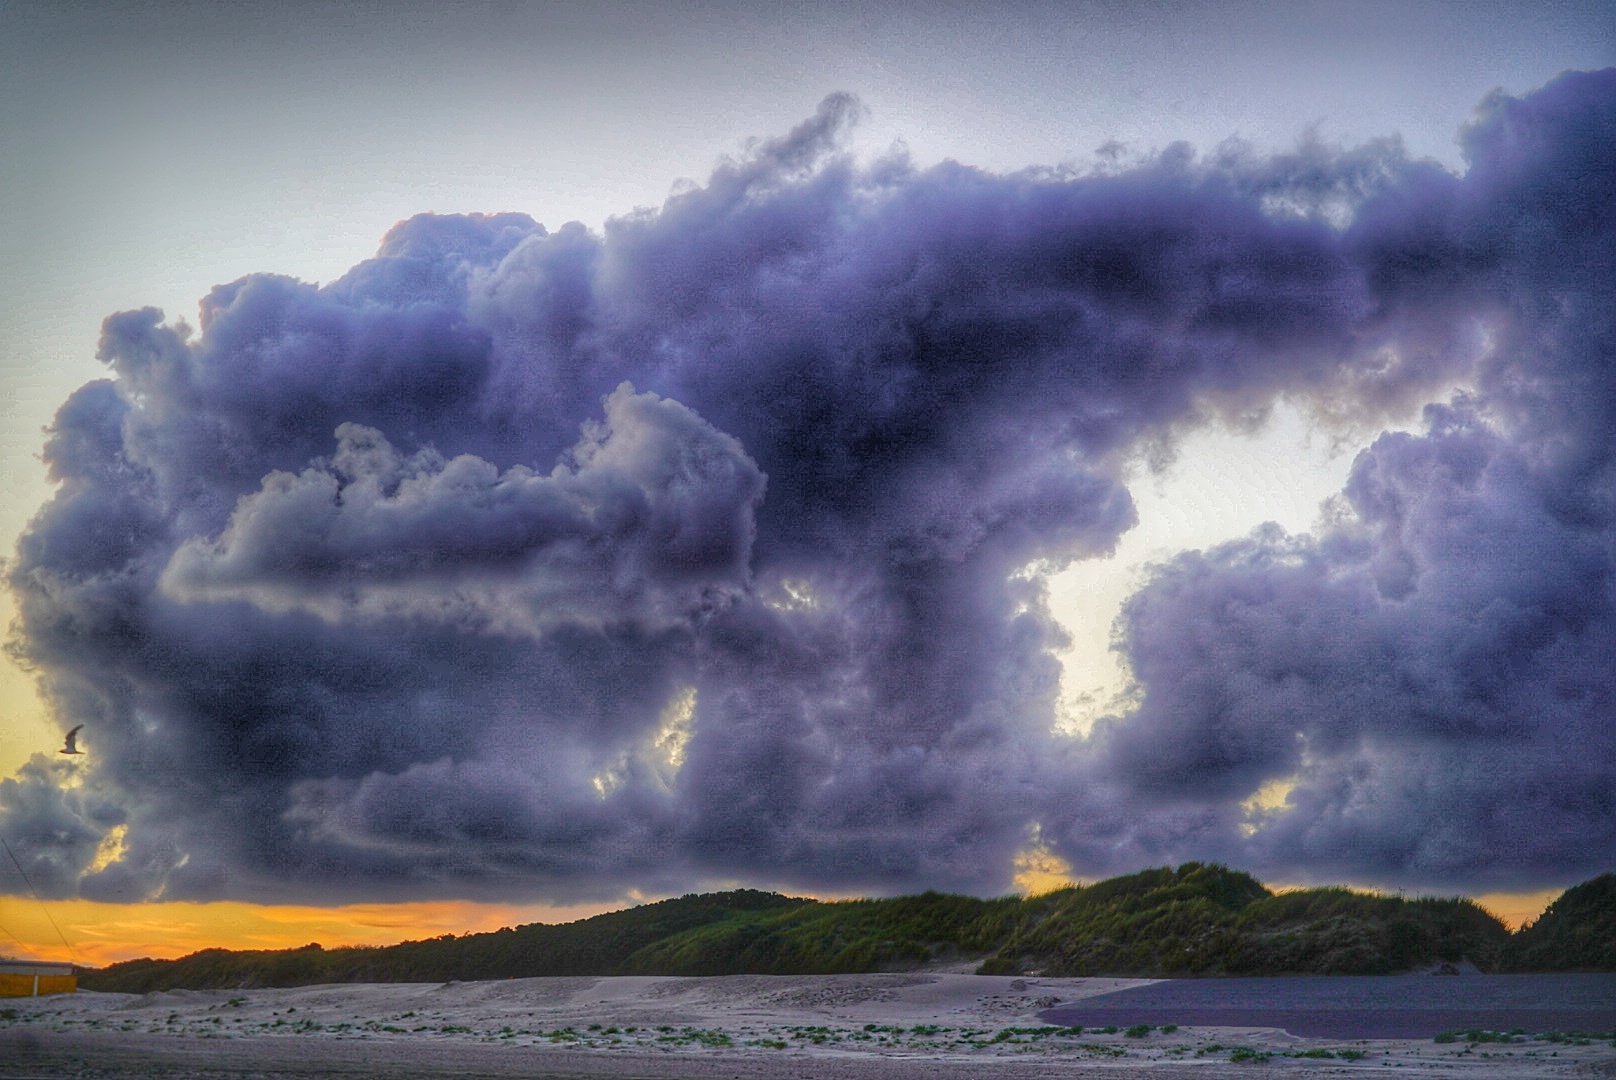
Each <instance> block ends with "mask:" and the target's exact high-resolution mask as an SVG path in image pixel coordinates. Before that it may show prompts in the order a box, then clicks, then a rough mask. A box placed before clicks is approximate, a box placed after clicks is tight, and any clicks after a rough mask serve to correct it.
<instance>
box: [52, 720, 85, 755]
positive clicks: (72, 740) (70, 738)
mask: <svg viewBox="0 0 1616 1080" xmlns="http://www.w3.org/2000/svg"><path fill="white" fill-rule="evenodd" d="M83 727H84V725H83V724H80V725H79V726H78V727H76V728H74V729H73V730H72V731H69V732H68V733H67V745H66V746H64V747H62V748H61V749H60V750H58V751H56V752H57V753H58V754H82V753H84V751H83V750H80V749H79V730H80V729H81V728H83Z"/></svg>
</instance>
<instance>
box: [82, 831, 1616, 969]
mask: <svg viewBox="0 0 1616 1080" xmlns="http://www.w3.org/2000/svg"><path fill="white" fill-rule="evenodd" d="M1613 942H1616V875H1605V876H1604V877H1602V878H1596V879H1594V880H1593V881H1590V882H1588V883H1586V884H1584V885H1580V886H1577V887H1576V888H1575V889H1571V890H1569V891H1567V892H1566V893H1565V895H1564V896H1562V897H1561V898H1560V900H1558V901H1556V902H1555V904H1554V905H1552V906H1551V907H1550V908H1549V910H1548V911H1547V912H1545V913H1544V916H1543V918H1542V919H1540V920H1538V922H1537V923H1535V924H1533V925H1532V926H1531V927H1528V928H1527V929H1525V930H1523V931H1521V932H1520V933H1518V934H1516V935H1513V936H1512V935H1511V934H1510V932H1509V930H1508V929H1507V928H1506V927H1505V926H1504V925H1503V923H1501V922H1499V921H1498V919H1496V918H1495V917H1494V916H1492V915H1490V914H1488V913H1487V912H1486V911H1485V910H1483V909H1482V908H1481V907H1479V906H1478V905H1476V904H1475V903H1474V902H1472V901H1469V900H1464V899H1458V898H1454V899H1431V898H1420V899H1404V898H1402V897H1389V896H1380V895H1375V894H1369V893H1361V892H1353V891H1351V890H1348V889H1341V888H1317V889H1301V890H1295V891H1288V892H1284V893H1277V894H1276V893H1274V892H1272V891H1270V890H1269V889H1268V888H1267V887H1265V886H1264V885H1263V884H1262V883H1261V882H1259V881H1257V880H1256V879H1255V878H1253V877H1251V876H1250V875H1249V874H1245V873H1241V872H1240V871H1236V870H1231V869H1229V868H1227V867H1224V866H1217V865H1206V864H1201V863H1186V864H1184V865H1183V866H1180V867H1178V868H1177V869H1172V868H1166V867H1163V868H1161V869H1155V870H1146V871H1144V872H1142V873H1138V874H1130V875H1127V876H1125V877H1118V878H1112V879H1110V880H1107V881H1101V882H1098V883H1096V884H1093V885H1088V886H1074V887H1071V888H1066V889H1061V890H1058V891H1056V892H1052V893H1046V894H1044V895H1041V896H1035V897H1027V898H1021V897H1013V896H1012V897H1001V898H999V899H994V900H981V899H977V898H974V897H968V896H950V895H943V894H939V893H924V894H922V895H919V896H900V897H895V898H891V899H879V900H846V901H833V902H822V901H816V900H805V899H800V898H794V897H787V896H780V895H778V894H775V893H765V892H757V891H754V890H748V889H743V890H737V891H733V892H725V893H712V894H706V895H700V896H696V895H691V896H684V897H680V898H677V899H673V900H663V901H661V902H658V903H654V904H645V905H642V906H640V907H635V908H629V909H627V910H624V911H614V912H609V913H607V914H604V915H597V916H595V917H593V918H589V919H582V920H579V921H577V922H572V923H564V924H560V925H554V926H551V925H545V924H533V925H530V926H522V927H517V928H515V929H504V930H500V931H497V932H495V933H489V934H467V935H464V936H461V937H454V936H452V935H450V936H444V937H439V938H433V939H430V940H426V941H407V942H404V943H402V944H399V945H393V946H388V947H386V948H342V949H322V948H320V947H319V946H317V945H310V946H305V947H304V948H301V949H289V950H279V951H255V952H236V951H230V950H225V949H207V950H204V951H202V952H199V953H193V954H192V955H190V956H185V957H181V958H180V959H177V960H131V961H127V962H125V963H120V964H113V965H111V966H109V967H107V968H103V969H101V970H99V971H91V972H85V973H84V974H83V975H82V976H81V979H80V985H81V986H83V987H84V988H85V989H89V990H107V991H124V992H132V993H143V992H146V991H150V990H161V989H172V988H180V987H185V988H191V989H234V988H240V987H255V986H299V985H306V984H310V983H322V982H443V981H448V980H451V979H457V980H472V979H504V978H510V977H529V976H539V975H635V974H644V975H725V974H777V975H792V974H797V975H807V974H836V973H859V972H871V971H901V970H909V969H914V968H919V967H924V966H926V965H927V964H931V963H936V962H940V961H959V960H970V961H972V962H975V963H978V964H980V970H981V971H982V972H984V973H987V974H1020V973H1032V972H1038V973H1041V974H1045V975H1132V976H1209V975H1284V974H1297V975H1302V974H1308V975H1335V974H1341V975H1358V974H1392V973H1396V972H1402V971H1411V970H1416V969H1419V968H1422V967H1428V966H1431V965H1435V964H1439V963H1443V962H1450V963H1458V962H1461V961H1468V962H1470V963H1473V964H1475V965H1476V966H1477V967H1479V968H1481V969H1482V970H1484V971H1500V970H1509V971H1572V970H1616V944H1613Z"/></svg>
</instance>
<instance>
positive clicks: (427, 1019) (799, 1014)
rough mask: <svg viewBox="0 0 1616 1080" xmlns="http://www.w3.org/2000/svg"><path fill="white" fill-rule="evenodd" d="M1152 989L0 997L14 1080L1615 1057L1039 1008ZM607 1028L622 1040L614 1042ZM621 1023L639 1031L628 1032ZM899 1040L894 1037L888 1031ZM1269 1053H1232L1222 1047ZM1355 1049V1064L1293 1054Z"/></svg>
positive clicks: (0, 1032) (1460, 1072) (846, 979)
mask: <svg viewBox="0 0 1616 1080" xmlns="http://www.w3.org/2000/svg"><path fill="white" fill-rule="evenodd" d="M1145 984H1146V980H1130V979H1051V978H1032V977H1028V978H1014V977H1008V976H1005V977H995V976H979V975H969V974H964V973H959V972H946V971H944V972H938V971H928V972H923V973H915V974H889V975H859V976H788V977H772V976H748V975H742V976H730V977H723V978H706V979H685V978H660V977H637V978H573V979H554V978H553V979H514V980H507V981H502V982H467V983H448V984H441V985H440V984H421V983H402V984H379V985H378V984H354V985H328V986H308V987H298V988H294V989H287V990H238V991H205V992H204V991H185V990H179V991H168V992H161V993H153V994H143V995H129V994H97V993H90V992H82V993H79V994H75V995H62V996H58V997H51V998H39V999H8V1000H4V1001H0V1080H5V1078H14V1077H68V1076H73V1077H81V1078H85V1080H99V1078H106V1077H125V1076H129V1077H133V1076H143V1077H145V1076H149V1077H168V1078H179V1077H187V1078H211V1077H220V1078H223V1077H241V1078H245V1077H256V1078H264V1080H269V1078H279V1077H287V1078H291V1077H310V1076H342V1077H349V1078H357V1077H384V1076H398V1077H427V1076H455V1077H491V1078H492V1077H517V1076H522V1077H533V1078H542V1077H551V1078H557V1077H584V1076H594V1077H601V1076H606V1077H668V1078H674V1077H690V1078H696V1077H704V1078H706V1077H711V1078H717V1077H744V1078H757V1080H774V1078H797V1077H823V1078H825V1080H844V1078H847V1080H851V1078H863V1077H869V1078H871V1080H903V1078H921V1077H925V1078H928V1080H965V1078H968V1077H988V1078H991V1080H1032V1078H1033V1077H1038V1078H1044V1077H1079V1076H1095V1077H1100V1076H1103V1077H1108V1078H1116V1077H1125V1076H1128V1075H1132V1074H1140V1075H1147V1076H1150V1077H1152V1078H1156V1080H1172V1078H1175V1077H1192V1076H1193V1077H1197V1078H1200V1080H1224V1078H1232V1077H1245V1076H1252V1075H1268V1074H1271V1073H1275V1072H1280V1071H1283V1072H1284V1073H1286V1074H1287V1075H1303V1074H1305V1075H1307V1076H1310V1077H1315V1076H1316V1077H1337V1076H1363V1075H1367V1074H1370V1073H1386V1072H1392V1071H1393V1070H1395V1074H1396V1075H1398V1076H1414V1077H1436V1076H1441V1077H1456V1076H1462V1077H1468V1076H1477V1077H1480V1076H1486V1077H1498V1078H1500V1080H1502V1078H1515V1077H1521V1078H1533V1077H1551V1076H1553V1077H1561V1076H1612V1077H1616V1048H1613V1047H1612V1046H1611V1045H1610V1044H1609V1042H1605V1043H1599V1044H1591V1045H1588V1046H1572V1045H1565V1044H1550V1043H1546V1042H1523V1043H1513V1044H1507V1045H1502V1044H1482V1045H1478V1046H1474V1047H1467V1046H1466V1045H1464V1044H1463V1043H1459V1044H1439V1043H1434V1042H1432V1041H1430V1040H1428V1039H1427V1040H1342V1039H1332V1040H1324V1039H1303V1038H1296V1037H1293V1036H1291V1035H1288V1034H1286V1033H1285V1032H1283V1031H1279V1030H1276V1029H1274V1028H1261V1027H1249V1028H1188V1027H1181V1028H1180V1029H1179V1030H1177V1031H1175V1032H1172V1033H1163V1032H1161V1031H1160V1030H1159V1029H1158V1030H1154V1031H1152V1032H1151V1033H1150V1034H1149V1035H1147V1036H1145V1037H1142V1038H1137V1037H1135V1038H1130V1037H1129V1036H1127V1035H1126V1034H1124V1033H1123V1032H1116V1033H1111V1034H1105V1033H1095V1032H1092V1031H1085V1032H1084V1033H1083V1034H1081V1035H1077V1036H1071V1035H1064V1034H1062V1035H1051V1034H1048V1033H1047V1032H1046V1033H1044V1034H1041V1035H1040V1034H1037V1033H1034V1032H1023V1033H1019V1034H1018V1033H1012V1034H1009V1035H1006V1036H1004V1037H1003V1038H1001V1039H999V1041H994V1040H995V1038H996V1037H997V1036H998V1035H999V1034H1000V1033H1001V1032H1004V1031H1005V1029H1010V1028H1028V1029H1034V1028H1042V1027H1045V1026H1046V1025H1045V1024H1044V1022H1043V1021H1041V1020H1040V1019H1038V1016H1037V1014H1038V1013H1039V1012H1040V1011H1041V1010H1044V1009H1047V1008H1049V1007H1050V1006H1052V1005H1055V1004H1057V1003H1066V1002H1073V1001H1080V1000H1082V999H1084V998H1087V997H1092V996H1094V995H1097V994H1103V993H1108V992H1110V991H1113V990H1117V989H1122V988H1126V987H1132V986H1140V985H1145ZM614 1029H615V1030H614ZM630 1029H632V1030H630ZM894 1029H902V1030H901V1031H897V1030H894ZM1237 1047H1238V1048H1245V1049H1246V1050H1248V1051H1252V1052H1256V1053H1259V1054H1261V1053H1267V1054H1269V1055H1272V1056H1271V1057H1269V1058H1268V1059H1267V1060H1259V1061H1251V1060H1246V1061H1231V1060H1230V1057H1231V1052H1232V1049H1233V1048H1237ZM1343 1050H1351V1051H1360V1052H1362V1053H1363V1054H1364V1056H1363V1057H1362V1058H1361V1059H1358V1060H1351V1061H1348V1060H1343V1059H1342V1058H1340V1057H1339V1056H1331V1057H1329V1058H1324V1057H1312V1058H1308V1057H1301V1056H1299V1055H1301V1054H1303V1053H1305V1052H1307V1051H1328V1052H1329V1053H1330V1054H1332V1055H1338V1054H1339V1052H1340V1051H1343Z"/></svg>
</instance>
